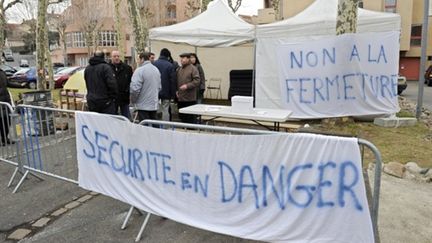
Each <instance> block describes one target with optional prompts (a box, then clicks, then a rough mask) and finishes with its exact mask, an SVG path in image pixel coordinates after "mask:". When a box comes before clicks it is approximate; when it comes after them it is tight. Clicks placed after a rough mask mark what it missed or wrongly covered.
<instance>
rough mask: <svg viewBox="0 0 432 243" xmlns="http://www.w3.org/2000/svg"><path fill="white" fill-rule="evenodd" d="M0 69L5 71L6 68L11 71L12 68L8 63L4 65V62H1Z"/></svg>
mask: <svg viewBox="0 0 432 243" xmlns="http://www.w3.org/2000/svg"><path fill="white" fill-rule="evenodd" d="M0 69H1V70H3V71H6V70H11V71H13V70H14V68H13V67H11V66H8V65H5V64H1V65H0Z"/></svg>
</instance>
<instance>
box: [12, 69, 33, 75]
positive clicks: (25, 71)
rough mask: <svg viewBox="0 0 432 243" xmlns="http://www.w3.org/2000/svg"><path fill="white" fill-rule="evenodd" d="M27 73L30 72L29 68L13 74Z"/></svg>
mask: <svg viewBox="0 0 432 243" xmlns="http://www.w3.org/2000/svg"><path fill="white" fill-rule="evenodd" d="M28 71H30V68H23V69H20V70H18V71H17V72H16V73H15V74H23V73H27V72H28Z"/></svg>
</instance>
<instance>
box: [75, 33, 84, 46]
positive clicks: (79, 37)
mask: <svg viewBox="0 0 432 243" xmlns="http://www.w3.org/2000/svg"><path fill="white" fill-rule="evenodd" d="M72 41H73V44H72V46H73V47H85V46H86V45H85V40H84V35H83V33H82V32H73V33H72Z"/></svg>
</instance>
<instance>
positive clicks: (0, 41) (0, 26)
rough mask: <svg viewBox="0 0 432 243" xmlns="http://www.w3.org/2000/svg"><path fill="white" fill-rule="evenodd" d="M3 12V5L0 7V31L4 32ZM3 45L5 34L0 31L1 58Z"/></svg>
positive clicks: (4, 20)
mask: <svg viewBox="0 0 432 243" xmlns="http://www.w3.org/2000/svg"><path fill="white" fill-rule="evenodd" d="M5 18H6V17H5V10H4V8H3V5H2V6H0V30H4V29H5V27H6V19H5ZM4 45H5V32H4V31H0V55H1V57H2V56H3V49H4ZM0 59H1V61H0V63H3V58H0Z"/></svg>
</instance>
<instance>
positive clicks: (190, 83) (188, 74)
mask: <svg viewBox="0 0 432 243" xmlns="http://www.w3.org/2000/svg"><path fill="white" fill-rule="evenodd" d="M190 57H191V54H190V53H182V54H181V55H180V63H181V67H180V68H178V69H177V100H178V103H177V104H178V108H179V109H181V108H183V107H188V106H191V105H195V104H196V102H197V89H198V88H199V85H200V75H199V72H198V69H197V68H196V67H195V66H194V65H192V64H191V60H190ZM179 117H180V120H181V121H182V122H185V123H196V116H195V115H191V114H181V113H180V114H179Z"/></svg>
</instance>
